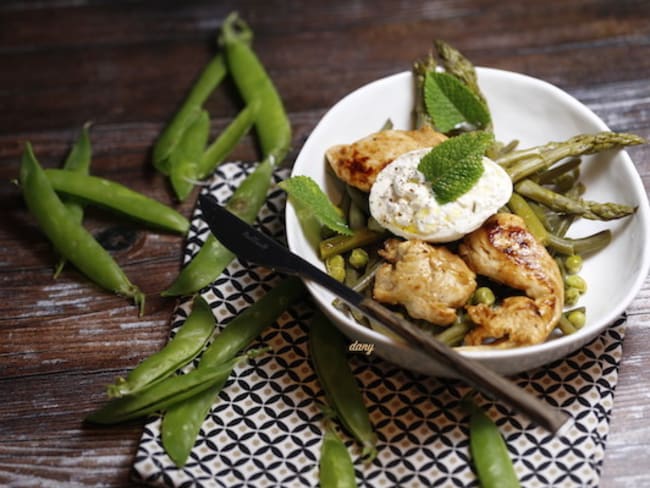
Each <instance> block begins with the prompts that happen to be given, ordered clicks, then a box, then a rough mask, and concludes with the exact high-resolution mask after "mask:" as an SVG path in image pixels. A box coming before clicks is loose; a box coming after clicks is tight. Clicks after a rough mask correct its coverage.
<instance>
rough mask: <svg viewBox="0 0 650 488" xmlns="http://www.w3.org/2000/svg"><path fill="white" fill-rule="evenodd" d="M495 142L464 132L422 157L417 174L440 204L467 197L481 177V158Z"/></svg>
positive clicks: (491, 137) (479, 133)
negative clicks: (421, 175) (428, 184)
mask: <svg viewBox="0 0 650 488" xmlns="http://www.w3.org/2000/svg"><path fill="white" fill-rule="evenodd" d="M493 142H494V138H493V136H492V134H489V133H487V132H466V133H464V134H461V135H458V136H456V137H451V138H449V139H447V140H446V141H444V142H442V143H441V144H438V145H437V146H435V147H434V148H433V149H432V150H431V151H429V152H428V153H427V154H425V155H424V156H423V157H422V159H421V160H420V163H419V164H418V170H419V171H420V172H422V174H424V177H425V178H426V179H427V181H429V182H430V183H431V188H432V190H433V193H434V195H435V198H436V201H437V202H438V203H439V204H441V205H442V204H445V203H449V202H453V201H454V200H456V199H457V198H458V197H460V196H461V195H463V194H465V193H467V192H468V191H469V190H470V189H471V188H472V187H473V186H474V185H475V184H476V182H477V181H478V180H479V178H480V177H481V175H482V174H483V155H484V154H485V151H486V150H487V148H488V147H490V145H491V144H492V143H493Z"/></svg>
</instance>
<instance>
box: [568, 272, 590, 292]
mask: <svg viewBox="0 0 650 488" xmlns="http://www.w3.org/2000/svg"><path fill="white" fill-rule="evenodd" d="M564 283H565V285H566V286H567V287H569V288H575V289H577V290H578V291H579V292H580V293H581V294H582V293H585V292H586V291H587V282H586V281H585V280H584V278H582V277H581V276H578V275H569V276H567V277H566V278H565V279H564Z"/></svg>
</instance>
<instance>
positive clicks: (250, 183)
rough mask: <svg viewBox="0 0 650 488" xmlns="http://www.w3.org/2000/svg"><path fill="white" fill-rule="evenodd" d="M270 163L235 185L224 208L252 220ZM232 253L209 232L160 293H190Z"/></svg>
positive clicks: (262, 199) (209, 278) (260, 201)
mask: <svg viewBox="0 0 650 488" xmlns="http://www.w3.org/2000/svg"><path fill="white" fill-rule="evenodd" d="M272 173H273V165H272V164H271V162H270V161H269V160H268V159H267V160H265V161H263V162H262V163H260V165H259V166H258V167H257V168H256V169H255V171H253V172H252V173H251V174H250V175H248V176H247V177H246V179H245V180H244V181H242V183H241V184H240V185H239V187H237V189H236V190H235V192H234V193H233V195H232V197H231V198H230V200H229V201H228V203H227V204H226V208H228V210H230V211H231V212H232V213H233V214H235V215H237V216H238V217H239V218H240V219H242V220H244V221H245V222H248V223H249V224H250V223H253V222H254V221H255V217H256V216H257V212H259V210H260V208H261V207H262V205H263V204H264V202H265V201H266V193H267V192H268V189H269V187H270V186H271V175H272ZM234 257H235V255H234V254H233V253H232V252H230V251H229V250H228V249H227V248H226V247H225V246H224V245H223V244H221V243H220V242H219V241H218V240H217V239H216V238H215V237H214V235H213V234H210V235H208V237H207V239H206V241H205V242H204V243H203V246H201V249H200V250H199V252H198V253H197V255H196V256H194V258H193V259H192V261H190V262H189V263H188V264H187V266H185V267H184V268H183V269H182V270H181V272H180V273H179V275H178V276H177V277H176V279H175V280H174V282H173V283H172V284H171V286H170V287H169V288H168V289H167V290H165V291H163V292H162V293H161V294H162V295H163V296H179V295H192V294H193V293H196V292H197V291H199V290H200V289H201V288H203V287H205V286H207V285H209V284H210V283H212V282H213V281H214V280H215V279H217V277H218V276H219V275H220V274H221V273H222V272H223V270H224V269H225V268H226V266H228V264H229V263H230V262H231V261H232V260H233V259H234Z"/></svg>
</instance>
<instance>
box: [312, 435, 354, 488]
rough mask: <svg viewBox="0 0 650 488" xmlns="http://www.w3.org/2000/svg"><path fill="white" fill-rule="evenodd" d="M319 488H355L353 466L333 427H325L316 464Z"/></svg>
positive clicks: (348, 453)
mask: <svg viewBox="0 0 650 488" xmlns="http://www.w3.org/2000/svg"><path fill="white" fill-rule="evenodd" d="M318 469H319V471H318V481H319V482H320V487H321V488H356V486H357V479H356V476H355V473H354V464H353V463H352V458H351V456H350V452H349V451H348V448H347V447H346V446H345V444H344V443H343V441H342V440H341V438H340V437H339V435H338V434H337V433H336V431H335V430H334V428H333V427H327V428H326V429H325V434H324V435H323V443H322V444H321V450H320V459H319V463H318Z"/></svg>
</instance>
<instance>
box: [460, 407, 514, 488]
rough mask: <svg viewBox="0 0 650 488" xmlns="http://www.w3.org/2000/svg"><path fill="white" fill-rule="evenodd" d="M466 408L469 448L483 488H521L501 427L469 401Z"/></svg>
mask: <svg viewBox="0 0 650 488" xmlns="http://www.w3.org/2000/svg"><path fill="white" fill-rule="evenodd" d="M463 407H464V408H465V409H467V410H468V411H469V412H470V424H469V431H470V433H469V449H470V453H471V455H472V459H473V461H474V467H475V468H476V472H477V473H478V478H479V482H480V483H481V486H482V487H483V488H519V487H520V484H519V479H518V478H517V474H516V473H515V469H514V466H513V465H512V460H511V459H510V454H509V453H508V448H507V447H506V443H505V441H504V440H503V437H502V436H501V433H500V432H499V429H498V427H497V426H496V425H495V424H494V423H493V422H492V420H490V418H489V417H488V416H487V415H486V414H485V413H484V412H483V411H482V410H481V409H480V408H479V407H478V406H476V405H474V404H473V403H472V402H471V401H469V400H464V401H463Z"/></svg>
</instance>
